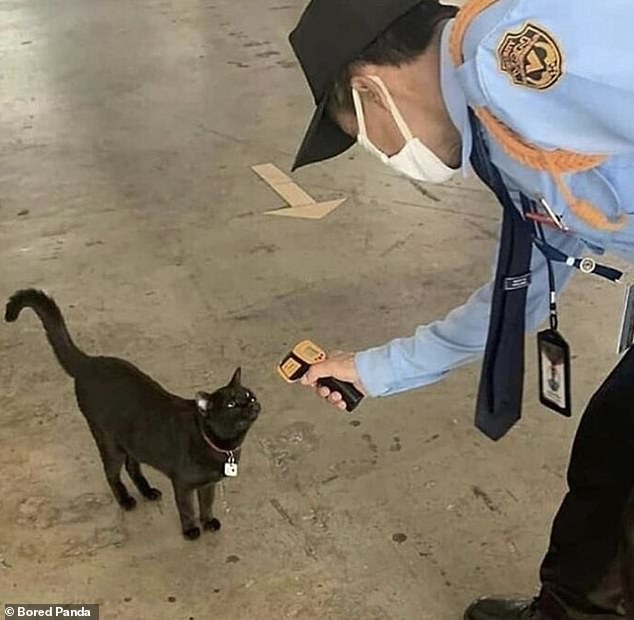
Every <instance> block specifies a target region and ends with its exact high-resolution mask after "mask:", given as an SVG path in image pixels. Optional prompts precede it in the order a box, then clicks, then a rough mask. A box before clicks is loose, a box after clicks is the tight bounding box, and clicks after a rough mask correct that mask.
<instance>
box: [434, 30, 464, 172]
mask: <svg viewBox="0 0 634 620" xmlns="http://www.w3.org/2000/svg"><path fill="white" fill-rule="evenodd" d="M453 23H454V20H453V19H450V20H448V22H447V23H446V24H445V26H444V28H443V31H442V35H441V42H440V87H441V90H442V96H443V99H444V101H445V105H446V106H447V111H448V112H449V118H451V122H452V123H453V124H454V125H455V126H456V129H457V130H458V131H459V132H460V135H461V136H462V175H463V177H466V176H468V170H469V157H470V155H471V148H472V136H471V125H470V123H469V109H468V106H467V98H466V96H465V93H464V91H463V90H462V87H461V86H460V82H459V81H458V71H459V69H457V68H456V67H455V66H454V64H453V60H452V58H451V54H450V53H449V36H450V34H451V28H452V27H453Z"/></svg>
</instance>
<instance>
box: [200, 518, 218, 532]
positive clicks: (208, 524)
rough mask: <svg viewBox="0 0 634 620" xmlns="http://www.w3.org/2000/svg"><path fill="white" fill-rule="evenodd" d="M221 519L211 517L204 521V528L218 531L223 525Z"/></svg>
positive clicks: (207, 530) (209, 530)
mask: <svg viewBox="0 0 634 620" xmlns="http://www.w3.org/2000/svg"><path fill="white" fill-rule="evenodd" d="M221 525H222V524H221V523H220V521H218V519H209V520H208V521H205V522H204V523H203V528H204V530H205V531H206V532H217V531H218V530H219V529H220V527H221Z"/></svg>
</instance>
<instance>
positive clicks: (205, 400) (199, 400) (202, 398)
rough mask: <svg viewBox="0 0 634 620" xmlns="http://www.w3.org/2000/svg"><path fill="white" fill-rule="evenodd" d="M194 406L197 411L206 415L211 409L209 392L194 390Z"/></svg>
mask: <svg viewBox="0 0 634 620" xmlns="http://www.w3.org/2000/svg"><path fill="white" fill-rule="evenodd" d="M196 406H197V407H198V411H200V413H202V414H203V415H204V416H206V415H207V414H208V413H209V410H210V409H211V401H210V399H209V394H207V393H205V392H196Z"/></svg>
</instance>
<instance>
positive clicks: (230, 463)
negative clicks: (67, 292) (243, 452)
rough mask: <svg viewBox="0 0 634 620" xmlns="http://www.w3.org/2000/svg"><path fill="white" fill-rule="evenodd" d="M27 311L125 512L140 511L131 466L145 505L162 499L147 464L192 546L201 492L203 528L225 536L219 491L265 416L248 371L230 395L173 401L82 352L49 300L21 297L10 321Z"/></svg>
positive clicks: (36, 294) (141, 378) (122, 365)
mask: <svg viewBox="0 0 634 620" xmlns="http://www.w3.org/2000/svg"><path fill="white" fill-rule="evenodd" d="M23 308H32V309H33V310H34V311H35V313H36V314H37V315H38V316H39V317H40V320H41V321H42V323H43V325H44V329H45V330H46V336H47V337H48V340H49V342H50V343H51V346H52V347H53V351H54V352H55V355H56V357H57V359H58V361H59V363H60V364H61V366H62V368H63V369H64V370H65V371H66V372H67V373H68V374H69V375H70V376H71V377H73V378H74V380H75V394H76V396H77V403H78V405H79V408H80V409H81V411H82V413H83V414H84V417H85V418H86V421H87V422H88V426H89V427H90V430H91V431H92V435H93V437H94V438H95V442H96V443H97V447H98V448H99V453H100V455H101V460H102V461H103V466H104V469H105V473H106V478H107V479H108V483H109V484H110V488H111V489H112V492H113V494H114V496H115V499H116V500H117V502H118V503H119V505H120V506H121V507H122V508H124V509H125V510H132V509H133V508H134V507H135V505H136V501H135V499H134V498H133V497H131V496H130V494H129V493H128V490H127V489H126V487H125V486H124V484H123V483H122V482H121V477H120V474H121V468H122V466H123V465H125V468H126V470H127V472H128V474H129V476H130V478H131V479H132V481H133V482H134V484H135V485H136V487H137V488H138V489H139V491H140V493H141V494H142V495H143V496H144V497H146V498H147V499H150V500H157V499H159V498H160V497H161V492H160V491H159V490H158V489H154V488H152V487H151V486H150V484H149V483H148V481H147V479H146V478H145V476H144V475H143V473H142V472H141V466H140V464H141V463H146V464H148V465H150V466H151V467H154V468H155V469H158V470H159V471H161V472H163V473H164V474H165V475H166V476H167V477H168V478H169V479H170V480H171V482H172V486H173V488H174V496H175V498H176V505H177V506H178V512H179V514H180V520H181V525H182V531H183V535H184V536H185V537H186V538H188V539H190V540H194V539H196V538H198V537H199V536H200V528H199V527H198V526H197V524H196V516H195V514H194V505H193V501H192V500H193V494H194V491H197V494H198V503H199V512H200V522H201V524H202V526H203V528H204V529H205V530H212V531H215V530H218V529H220V522H219V521H218V519H215V518H214V517H213V515H212V504H213V500H214V487H215V484H216V483H217V482H218V481H219V480H221V479H222V478H223V477H224V476H235V475H236V474H237V468H238V462H239V460H240V449H241V445H242V442H243V440H244V438H245V436H246V434H247V431H248V430H249V428H250V427H251V425H252V424H253V422H254V421H255V420H256V418H257V417H258V414H259V413H260V404H259V403H258V401H257V400H256V397H255V395H254V394H253V392H251V391H250V390H248V389H247V388H246V387H244V386H242V385H241V383H240V375H241V372H240V368H238V369H237V370H236V371H235V373H234V375H233V378H232V379H231V381H230V382H229V384H228V385H226V386H225V387H223V388H220V389H219V390H217V391H216V392H214V393H213V394H208V393H207V392H199V393H197V394H196V398H195V399H192V400H187V399H184V398H180V397H179V396H176V395H174V394H170V393H169V392H167V391H166V390H165V389H163V388H162V387H161V386H160V385H159V384H158V383H156V382H155V381H154V380H153V379H151V378H150V377H148V376H147V375H146V374H144V373H143V372H141V371H140V370H139V369H138V368H136V366H134V365H132V364H130V363H129V362H126V361H124V360H121V359H117V358H114V357H93V356H90V355H87V354H86V353H84V352H83V351H80V350H79V349H78V348H77V346H76V345H75V344H74V342H73V340H72V339H71V337H70V334H69V333H68V330H67V328H66V324H65V322H64V318H63V317H62V313H61V311H60V309H59V307H58V306H57V304H56V303H55V302H54V301H53V299H51V298H50V297H48V296H47V295H46V294H45V293H44V292H42V291H38V290H34V289H28V290H23V291H18V292H16V293H15V294H14V295H13V296H12V297H11V299H10V300H9V302H8V303H7V307H6V312H5V320H6V321H8V322H13V321H15V320H16V319H17V318H18V316H19V314H20V312H21V310H22V309H23Z"/></svg>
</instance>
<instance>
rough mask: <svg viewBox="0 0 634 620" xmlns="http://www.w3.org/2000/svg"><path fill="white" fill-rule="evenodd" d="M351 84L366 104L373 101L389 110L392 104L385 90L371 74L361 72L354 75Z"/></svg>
mask: <svg viewBox="0 0 634 620" xmlns="http://www.w3.org/2000/svg"><path fill="white" fill-rule="evenodd" d="M350 86H351V87H352V88H354V89H355V90H356V91H357V92H358V93H359V94H360V95H361V100H362V102H363V104H364V105H367V104H368V103H371V104H374V105H378V106H379V107H381V108H383V109H384V110H385V111H387V112H389V110H390V106H389V103H388V100H387V97H386V95H385V92H384V90H383V89H382V88H381V87H380V86H379V84H377V82H376V81H375V80H373V79H372V78H371V77H370V76H369V75H366V74H359V75H355V76H353V77H352V78H351V79H350Z"/></svg>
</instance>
